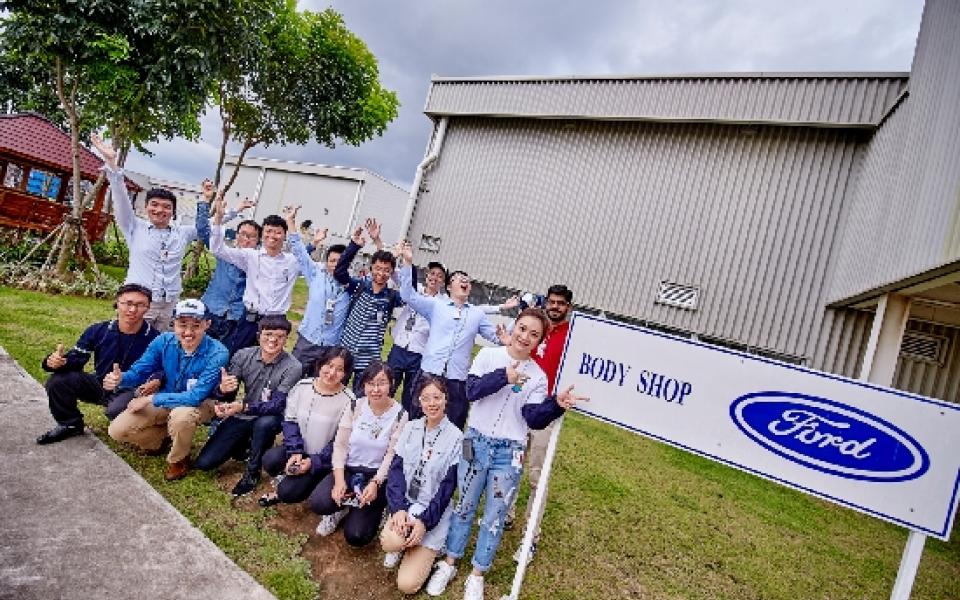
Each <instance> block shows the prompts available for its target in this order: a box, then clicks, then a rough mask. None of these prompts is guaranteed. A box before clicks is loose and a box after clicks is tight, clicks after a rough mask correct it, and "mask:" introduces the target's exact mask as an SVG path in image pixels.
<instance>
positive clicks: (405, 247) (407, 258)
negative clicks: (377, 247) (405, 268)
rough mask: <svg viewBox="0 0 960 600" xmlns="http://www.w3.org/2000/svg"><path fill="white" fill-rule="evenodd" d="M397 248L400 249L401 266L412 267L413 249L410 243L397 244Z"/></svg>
mask: <svg viewBox="0 0 960 600" xmlns="http://www.w3.org/2000/svg"><path fill="white" fill-rule="evenodd" d="M397 246H399V247H400V256H401V257H403V264H405V265H412V264H413V247H412V246H411V245H410V242H407V241H403V242H398V243H397Z"/></svg>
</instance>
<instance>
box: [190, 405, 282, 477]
mask: <svg viewBox="0 0 960 600" xmlns="http://www.w3.org/2000/svg"><path fill="white" fill-rule="evenodd" d="M278 433H280V417H279V416H275V415H269V416H263V417H257V418H256V419H238V418H237V417H229V418H227V419H225V420H224V421H223V422H221V423H220V425H218V426H217V429H216V431H214V432H213V435H211V436H210V439H209V440H207V443H206V444H204V446H203V448H202V449H201V450H200V454H199V455H198V456H197V460H196V461H195V462H194V466H195V467H196V468H198V469H200V470H201V471H211V470H213V469H216V468H217V467H219V466H220V465H222V464H223V463H225V462H227V461H228V460H229V459H230V457H231V456H236V455H237V454H241V453H242V452H243V451H244V450H246V449H247V448H250V458H249V459H248V460H247V470H249V471H250V472H252V473H255V474H256V475H258V476H259V475H260V464H261V461H262V459H263V454H264V452H266V451H267V449H268V448H270V446H273V440H274V438H276V437H277V434H278Z"/></svg>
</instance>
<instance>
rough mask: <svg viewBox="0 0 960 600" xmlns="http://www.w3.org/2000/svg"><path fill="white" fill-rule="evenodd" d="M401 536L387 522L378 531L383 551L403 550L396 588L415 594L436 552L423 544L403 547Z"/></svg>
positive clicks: (424, 578) (428, 570)
mask: <svg viewBox="0 0 960 600" xmlns="http://www.w3.org/2000/svg"><path fill="white" fill-rule="evenodd" d="M403 541H404V540H403V538H402V537H400V536H399V535H397V533H396V532H395V531H393V530H392V529H390V524H389V522H388V523H387V524H386V525H384V526H383V529H382V530H381V531H380V546H381V547H382V548H383V551H384V552H401V551H402V552H403V560H401V561H400V567H399V568H398V569H397V589H398V590H400V591H401V592H402V593H404V594H416V593H417V592H418V591H419V590H420V588H421V587H422V586H423V582H424V581H426V580H427V575H429V574H430V569H431V568H432V567H433V561H434V560H435V559H436V558H437V553H436V552H434V551H433V550H431V549H430V548H426V547H424V546H414V547H413V548H408V549H407V550H404V549H403Z"/></svg>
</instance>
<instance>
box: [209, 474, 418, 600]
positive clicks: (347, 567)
mask: <svg viewBox="0 0 960 600" xmlns="http://www.w3.org/2000/svg"><path fill="white" fill-rule="evenodd" d="M241 470H242V468H241V465H240V464H239V463H236V462H235V461H230V462H229V463H227V464H226V465H224V467H223V468H222V470H221V474H220V476H219V477H218V483H219V485H220V487H222V488H223V489H224V492H225V493H229V492H230V490H231V489H232V488H233V486H234V485H235V484H236V482H237V480H238V479H240V474H241ZM270 489H272V486H271V485H270V482H269V480H268V479H267V478H265V479H264V481H263V482H262V483H261V484H260V486H259V487H258V489H257V490H256V491H255V492H254V493H252V494H248V495H247V496H245V497H243V498H239V499H237V500H236V501H235V506H236V507H237V508H238V509H240V510H249V511H254V510H264V509H262V508H260V506H259V505H258V504H257V499H258V498H259V497H260V496H261V495H262V494H264V493H266V492H267V491H268V490H270ZM270 510H271V512H273V513H274V516H273V518H271V519H270V520H269V523H270V526H271V527H275V528H276V529H278V530H280V531H282V532H283V533H286V534H288V535H296V534H304V535H305V536H307V543H306V544H304V546H303V550H302V552H301V556H303V558H304V559H306V560H307V561H309V563H310V565H311V568H312V577H313V580H314V581H316V582H317V584H318V585H319V586H320V594H319V596H318V597H319V598H321V599H322V600H380V599H384V600H387V599H395V598H399V597H402V596H401V594H400V593H399V592H398V591H397V588H396V574H395V572H392V571H387V570H386V569H384V568H383V551H382V550H381V549H380V544H379V542H378V541H377V540H374V541H373V542H371V543H370V544H368V545H367V546H366V547H364V548H353V547H351V546H350V545H349V544H347V542H346V541H345V540H344V539H343V532H342V531H341V530H340V529H338V530H337V531H336V532H334V533H333V535H331V536H329V537H325V538H324V537H320V536H319V535H317V533H316V528H317V523H319V522H320V517H319V516H318V515H315V514H313V513H312V512H310V509H309V508H307V506H306V504H305V503H299V504H278V505H276V506H274V507H273V508H272V509H270ZM416 597H424V598H425V597H426V596H425V595H423V593H422V592H421V594H420V595H419V596H416Z"/></svg>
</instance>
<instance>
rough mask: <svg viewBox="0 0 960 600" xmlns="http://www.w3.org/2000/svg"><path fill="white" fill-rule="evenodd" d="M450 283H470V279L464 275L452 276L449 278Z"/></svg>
mask: <svg viewBox="0 0 960 600" xmlns="http://www.w3.org/2000/svg"><path fill="white" fill-rule="evenodd" d="M450 283H470V277H468V276H466V275H454V276H453V277H451V278H450Z"/></svg>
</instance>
